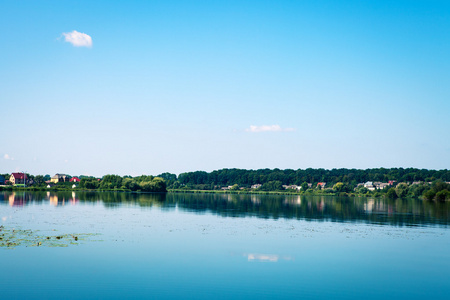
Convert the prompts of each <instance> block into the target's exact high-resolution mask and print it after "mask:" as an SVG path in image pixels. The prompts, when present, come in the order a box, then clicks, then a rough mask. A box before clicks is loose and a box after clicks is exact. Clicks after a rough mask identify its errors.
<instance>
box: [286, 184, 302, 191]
mask: <svg viewBox="0 0 450 300" xmlns="http://www.w3.org/2000/svg"><path fill="white" fill-rule="evenodd" d="M283 188H284V189H286V190H298V191H300V189H301V188H302V187H301V186H298V185H295V184H293V185H283Z"/></svg>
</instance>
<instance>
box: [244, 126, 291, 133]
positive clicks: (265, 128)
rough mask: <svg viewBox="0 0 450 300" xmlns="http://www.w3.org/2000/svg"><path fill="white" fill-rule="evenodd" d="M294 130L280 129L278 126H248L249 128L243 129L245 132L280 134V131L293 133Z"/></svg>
mask: <svg viewBox="0 0 450 300" xmlns="http://www.w3.org/2000/svg"><path fill="white" fill-rule="evenodd" d="M294 130H295V129H294V128H281V126H280V125H261V126H256V125H250V128H247V129H245V131H247V132H268V131H270V132H281V131H294Z"/></svg>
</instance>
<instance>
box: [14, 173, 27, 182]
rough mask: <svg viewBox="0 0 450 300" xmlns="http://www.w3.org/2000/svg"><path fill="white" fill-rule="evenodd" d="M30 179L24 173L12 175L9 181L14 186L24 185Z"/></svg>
mask: <svg viewBox="0 0 450 300" xmlns="http://www.w3.org/2000/svg"><path fill="white" fill-rule="evenodd" d="M24 179H25V180H26V179H28V178H27V175H26V174H24V173H12V174H11V177H9V181H10V182H11V183H12V184H24V183H25V180H24Z"/></svg>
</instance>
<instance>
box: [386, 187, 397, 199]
mask: <svg viewBox="0 0 450 300" xmlns="http://www.w3.org/2000/svg"><path fill="white" fill-rule="evenodd" d="M386 197H387V198H388V199H396V198H397V192H396V190H395V188H390V189H389V190H388V191H387V193H386Z"/></svg>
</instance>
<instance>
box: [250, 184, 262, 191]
mask: <svg viewBox="0 0 450 300" xmlns="http://www.w3.org/2000/svg"><path fill="white" fill-rule="evenodd" d="M261 186H262V184H259V183H258V184H254V185H252V189H255V190H256V189H259V188H260V187H261Z"/></svg>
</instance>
